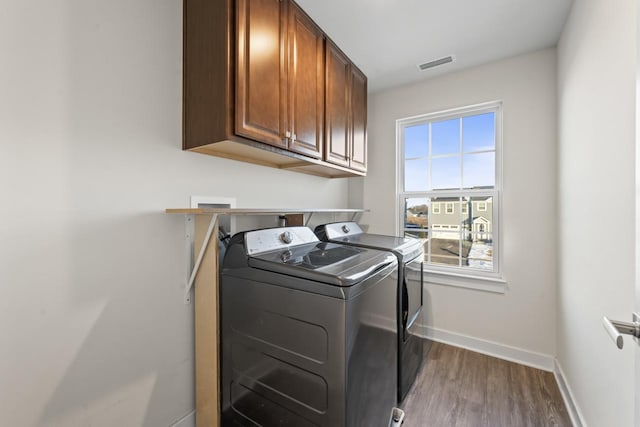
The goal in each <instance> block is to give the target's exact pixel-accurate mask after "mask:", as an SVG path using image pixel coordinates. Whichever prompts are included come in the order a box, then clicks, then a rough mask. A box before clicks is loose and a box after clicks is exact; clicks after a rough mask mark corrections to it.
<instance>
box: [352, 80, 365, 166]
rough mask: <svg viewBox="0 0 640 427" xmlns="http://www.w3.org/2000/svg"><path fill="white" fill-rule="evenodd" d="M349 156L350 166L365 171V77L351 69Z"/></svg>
mask: <svg viewBox="0 0 640 427" xmlns="http://www.w3.org/2000/svg"><path fill="white" fill-rule="evenodd" d="M351 70H352V72H351V156H350V162H351V163H350V166H351V168H352V169H357V170H359V171H362V172H366V171H367V77H366V76H365V75H364V74H362V73H361V72H360V70H358V69H357V68H356V67H351Z"/></svg>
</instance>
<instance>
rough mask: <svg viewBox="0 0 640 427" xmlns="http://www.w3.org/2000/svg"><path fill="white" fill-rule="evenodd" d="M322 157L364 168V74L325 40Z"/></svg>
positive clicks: (365, 128) (344, 164)
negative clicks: (324, 99)
mask: <svg viewBox="0 0 640 427" xmlns="http://www.w3.org/2000/svg"><path fill="white" fill-rule="evenodd" d="M325 59H326V61H327V66H326V70H327V74H326V79H327V81H326V112H325V114H326V122H325V132H326V145H325V160H326V161H327V162H331V163H334V164H337V165H340V166H346V167H348V168H350V169H354V170H358V171H360V172H366V171H367V77H366V76H365V75H364V74H363V73H362V72H361V71H360V70H359V69H358V68H357V67H356V66H355V65H354V64H353V63H352V62H351V61H350V60H349V58H347V57H346V56H345V55H344V54H343V53H342V52H341V51H340V50H339V49H338V48H337V47H336V46H335V45H334V44H333V43H332V42H331V41H329V40H327V42H326V57H325Z"/></svg>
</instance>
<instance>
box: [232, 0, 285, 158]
mask: <svg viewBox="0 0 640 427" xmlns="http://www.w3.org/2000/svg"><path fill="white" fill-rule="evenodd" d="M286 5H287V2H286V1H281V0H237V3H236V11H237V12H236V13H237V30H236V37H237V38H236V99H235V102H236V121H235V132H236V134H238V135H241V136H244V137H247V138H251V139H255V140H257V141H260V142H264V143H267V144H271V145H275V146H278V147H283V148H287V139H285V132H286V126H287V121H286V114H287V66H288V64H287V61H286V59H287V51H286V43H287V26H286V24H287V21H286V20H284V19H281V17H282V16H284V15H286Z"/></svg>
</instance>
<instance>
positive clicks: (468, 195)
mask: <svg viewBox="0 0 640 427" xmlns="http://www.w3.org/2000/svg"><path fill="white" fill-rule="evenodd" d="M501 123H502V105H501V103H499V102H492V103H487V104H482V105H477V106H471V107H465V108H460V109H456V110H449V111H445V112H440V113H433V114H426V115H423V116H419V117H411V118H407V119H401V120H398V121H397V147H398V165H397V167H398V178H399V179H398V190H397V195H398V207H399V210H400V214H399V216H398V218H399V224H398V229H399V231H400V232H401V233H402V234H404V235H406V236H412V237H416V238H419V239H422V240H423V241H424V247H425V264H426V267H425V268H426V269H427V271H428V272H430V273H437V274H442V275H450V276H451V275H453V276H460V277H463V276H464V277H470V276H471V277H474V278H480V279H483V278H484V279H486V280H490V281H491V280H493V281H501V280H499V279H498V278H499V274H500V270H499V268H498V267H499V265H498V264H499V263H498V261H499V257H498V255H499V246H498V243H499V239H498V234H499V221H498V217H499V215H498V214H499V212H498V209H497V207H498V206H499V200H500V178H501V160H500V159H501V157H500V156H501V151H500V149H501V144H502V143H501ZM441 206H443V207H444V213H445V214H446V215H440V214H441ZM430 208H431V209H430ZM418 212H420V213H422V216H421V217H419V216H418Z"/></svg>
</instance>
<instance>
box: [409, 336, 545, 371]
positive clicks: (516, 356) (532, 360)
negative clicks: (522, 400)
mask: <svg viewBox="0 0 640 427" xmlns="http://www.w3.org/2000/svg"><path fill="white" fill-rule="evenodd" d="M419 334H420V335H422V336H423V337H424V338H427V339H430V340H433V341H438V342H442V343H445V344H450V345H453V346H455V347H462V348H466V349H467V350H471V351H475V352H477V353H482V354H486V355H488V356H493V357H497V358H498V359H504V360H508V361H510V362H515V363H520V364H521V365H526V366H531V367H532V368H537V369H542V370H543V371H548V372H554V368H555V363H554V362H555V358H554V357H553V356H550V355H548V354H542V353H536V352H534V351H530V350H525V349H522V348H518V347H511V346H509V345H505V344H500V343H497V342H493V341H487V340H483V339H481V338H474V337H471V336H468V335H463V334H458V333H455V332H449V331H445V330H443V329H437V328H432V327H430V326H421V329H420V332H419Z"/></svg>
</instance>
